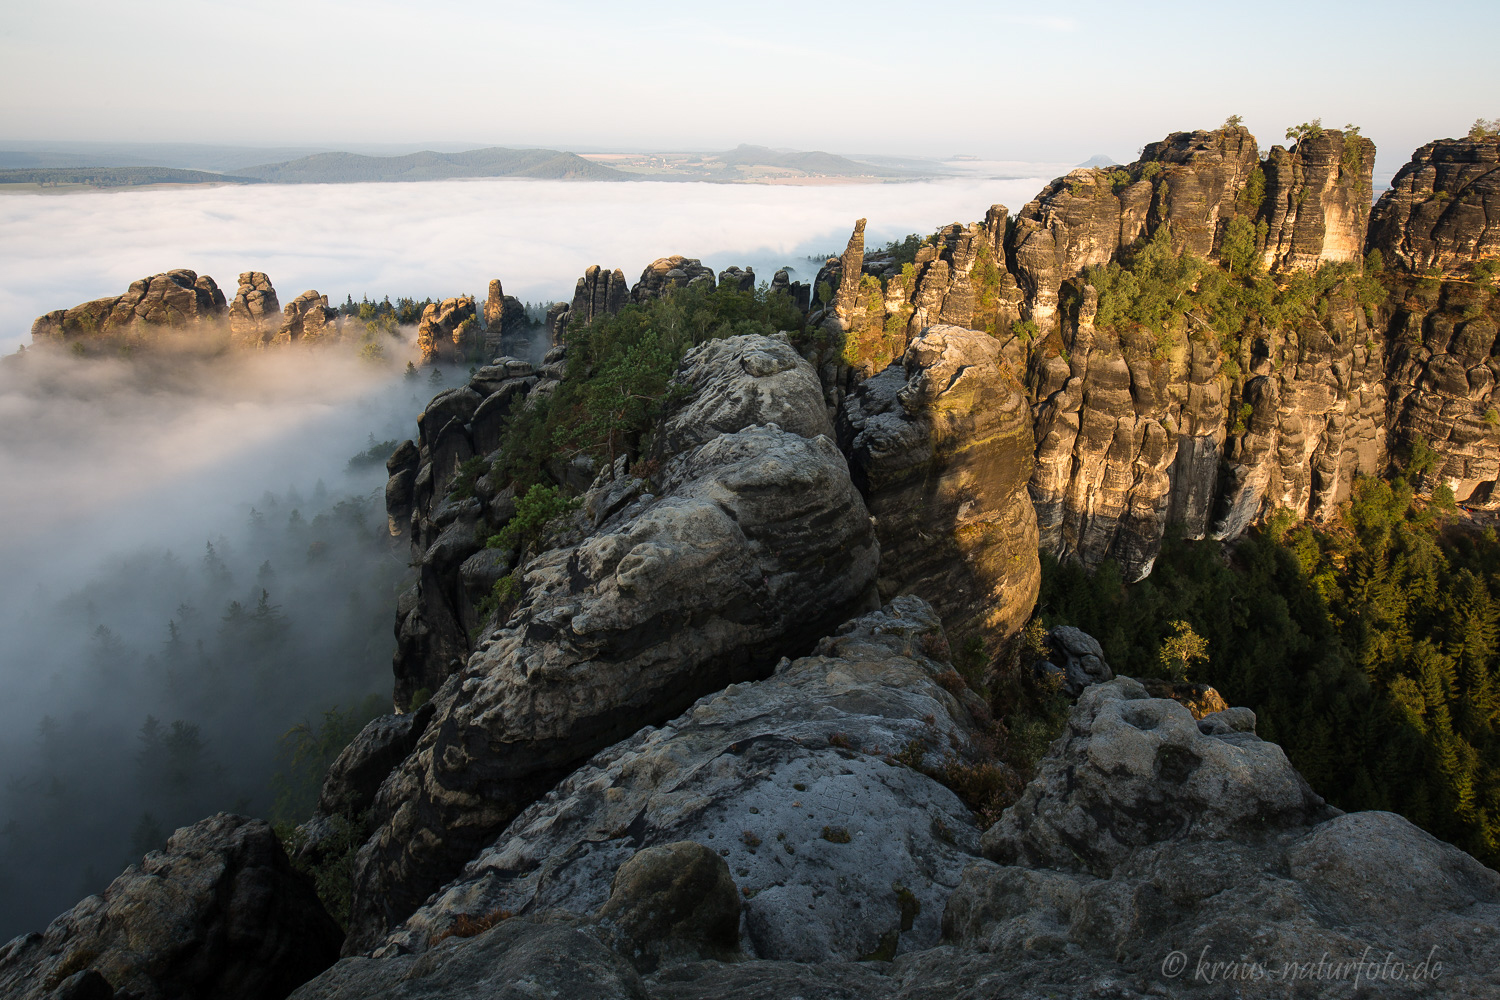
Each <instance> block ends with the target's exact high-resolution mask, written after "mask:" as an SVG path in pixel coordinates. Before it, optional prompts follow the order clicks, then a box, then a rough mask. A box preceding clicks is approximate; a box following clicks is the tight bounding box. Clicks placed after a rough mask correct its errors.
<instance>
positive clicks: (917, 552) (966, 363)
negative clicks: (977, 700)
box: [840, 326, 1041, 651]
mask: <svg viewBox="0 0 1500 1000" xmlns="http://www.w3.org/2000/svg"><path fill="white" fill-rule="evenodd" d="M840 435H841V438H842V439H843V440H844V441H845V446H846V448H847V450H848V452H849V455H850V463H851V466H852V467H853V471H854V476H855V479H856V481H857V482H858V483H859V485H860V488H861V489H862V490H863V492H864V494H865V502H866V503H867V504H868V506H869V508H870V512H871V514H872V515H873V516H874V517H875V523H876V528H875V530H876V534H877V535H878V537H879V539H880V550H881V564H880V590H881V594H882V596H885V597H892V596H895V595H896V594H915V595H917V596H919V597H922V598H924V599H925V600H927V601H930V602H931V603H932V604H933V606H934V607H935V608H936V609H937V610H938V612H939V614H941V615H942V617H943V621H944V622H945V624H946V625H947V626H948V629H949V631H950V632H951V633H952V634H953V635H955V636H957V637H959V638H960V641H962V640H963V639H964V638H967V637H968V636H979V637H982V639H983V640H984V641H985V642H986V644H987V646H988V647H990V649H991V651H994V650H995V649H998V648H999V646H1001V645H1002V644H1003V643H1004V642H1005V641H1006V640H1008V639H1009V638H1010V637H1011V636H1013V635H1015V634H1016V632H1017V631H1019V629H1020V627H1021V625H1022V624H1024V622H1025V621H1026V619H1027V618H1028V617H1030V615H1031V609H1032V607H1033V605H1035V603H1036V595H1037V590H1038V588H1039V586H1040V580H1041V570H1040V565H1039V563H1038V560H1037V556H1036V553H1037V529H1036V513H1035V510H1034V509H1033V506H1032V503H1031V498H1030V497H1029V495H1028V494H1027V491H1026V484H1027V481H1028V480H1029V479H1030V476H1031V470H1032V466H1033V457H1032V453H1033V449H1034V442H1033V439H1032V434H1031V411H1030V407H1029V405H1028V403H1027V398H1026V391H1025V387H1024V386H1022V384H1021V383H1020V381H1019V380H1018V379H1017V378H1016V377H1015V375H1014V374H1013V373H1012V372H1011V370H1010V368H1009V366H1008V365H1007V364H1006V363H1005V361H1004V358H1003V357H1002V354H1001V348H1000V342H999V341H998V340H996V339H995V338H994V337H991V336H990V335H989V334H986V333H981V332H978V331H975V330H965V329H961V328H959V327H956V326H932V327H928V328H927V329H926V330H925V331H923V333H922V334H921V336H919V337H917V338H916V339H915V340H913V341H912V342H911V344H910V345H909V346H908V347H907V348H906V350H905V353H904V355H903V356H902V360H901V362H900V363H899V364H894V365H891V366H890V367H889V368H887V369H886V370H885V371H884V372H882V373H881V374H879V375H877V376H876V377H874V378H871V379H869V380H867V381H865V382H863V383H862V384H860V385H859V387H858V388H857V389H856V390H855V391H854V392H853V393H852V394H851V395H849V396H848V397H847V398H846V399H845V401H844V407H843V410H842V412H841V414H840Z"/></svg>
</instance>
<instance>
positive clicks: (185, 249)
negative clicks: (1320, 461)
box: [0, 178, 1042, 353]
mask: <svg viewBox="0 0 1500 1000" xmlns="http://www.w3.org/2000/svg"><path fill="white" fill-rule="evenodd" d="M1041 185H1042V180H1041V179H1039V178H1030V179H1024V180H999V181H996V180H982V179H974V178H962V179H957V180H944V181H933V182H921V183H912V184H831V185H820V186H806V187H800V186H770V185H765V186H762V185H715V184H678V183H660V184H643V183H625V184H595V183H580V182H571V181H529V180H510V179H483V180H471V181H433V182H427V183H413V184H344V185H270V184H266V185H252V186H247V187H214V188H177V189H163V190H153V191H107V192H88V193H75V194H48V195H23V194H11V195H3V196H0V275H4V277H3V279H0V352H3V353H10V352H12V351H14V350H15V349H16V347H17V346H18V345H20V344H23V343H28V342H29V341H30V331H31V323H32V320H34V319H35V318H36V317H37V316H39V315H41V314H42V313H44V312H47V311H49V310H51V309H60V308H65V307H68V306H72V305H75V304H77V303H79V302H83V301H86V300H88V299H93V298H100V297H103V296H106V295H118V294H120V293H121V292H123V291H124V290H125V288H126V286H127V285H128V284H129V283H130V282H131V281H133V280H135V279H136V278H140V277H143V276H145V275H148V274H155V273H157V272H160V271H165V270H167V269H169V268H174V267H187V268H191V269H193V270H195V271H197V272H199V273H200V274H211V275H212V276H213V277H214V279H215V280H216V281H218V282H219V283H220V285H222V286H224V288H225V294H226V295H233V294H234V288H235V279H236V276H237V275H238V274H239V273H240V272H241V271H249V270H258V271H265V272H266V273H267V274H269V275H270V276H271V280H272V281H273V282H274V283H275V285H276V288H277V291H278V292H279V293H280V296H281V299H282V301H283V302H287V301H290V300H291V298H292V297H293V296H295V295H297V294H298V293H299V292H302V291H304V290H305V289H308V288H316V289H317V290H318V291H320V292H323V293H325V294H327V295H329V296H330V298H332V299H337V300H339V301H342V300H343V298H344V296H346V295H351V294H352V295H353V296H354V298H355V299H359V298H360V297H361V296H362V295H369V296H370V297H372V298H380V297H381V296H384V295H390V296H392V297H395V296H397V295H412V296H415V297H417V298H422V297H424V296H429V295H430V296H432V297H434V298H438V297H444V296H449V295H459V294H465V293H474V294H479V295H483V294H484V291H485V289H486V288H487V287H488V284H489V281H490V279H491V278H496V277H498V278H500V279H501V280H502V281H504V283H505V290H506V292H507V293H508V294H511V295H515V296H517V297H519V298H522V299H525V300H530V301H541V300H547V299H561V298H568V297H571V295H572V288H573V282H574V281H575V280H576V279H577V277H578V276H579V275H580V274H582V273H583V269H584V268H585V267H587V266H588V265H590V264H603V265H607V266H609V267H611V268H615V267H618V268H621V269H623V270H624V272H625V274H626V276H627V277H628V278H629V279H630V280H631V281H634V280H635V278H636V277H637V276H638V275H639V274H640V272H641V270H642V269H643V268H644V267H645V266H646V265H647V264H649V263H650V262H651V261H652V260H654V259H656V258H657V257H661V256H664V255H667V254H672V253H680V254H684V255H686V256H689V257H699V258H702V259H703V260H704V262H705V263H708V264H710V265H711V266H713V267H715V268H719V269H722V268H724V267H727V266H729V265H730V264H739V265H746V264H749V265H751V266H753V267H754V268H755V270H756V273H757V274H758V275H760V276H761V277H763V278H765V279H769V278H770V277H771V272H772V271H773V270H774V269H775V268H776V267H778V266H782V265H787V264H792V265H794V266H795V265H801V266H802V267H803V268H806V267H807V266H808V262H807V261H805V260H801V259H800V258H801V257H803V256H805V255H807V254H821V253H827V252H830V251H838V250H840V249H842V247H843V243H844V241H845V240H846V239H847V238H848V235H849V230H850V228H851V226H852V224H853V221H854V220H855V219H857V218H868V219H869V220H870V225H869V238H870V239H871V241H884V240H889V239H893V238H898V237H901V236H904V235H906V234H907V233H911V232H920V233H928V232H931V231H933V230H934V229H936V228H937V227H938V226H941V225H945V224H947V223H949V222H974V221H977V220H979V219H982V218H984V213H985V210H986V209H987V208H989V206H990V205H991V204H994V203H995V202H1001V203H1003V204H1005V205H1007V206H1009V207H1010V208H1011V210H1012V211H1014V210H1016V209H1018V208H1019V207H1020V206H1021V205H1023V204H1024V203H1025V202H1026V201H1027V200H1029V199H1030V198H1031V197H1033V196H1034V195H1035V194H1036V192H1037V190H1038V189H1039V188H1040V187H1041ZM812 267H813V268H816V264H813V265H812ZM808 276H809V277H810V275H808Z"/></svg>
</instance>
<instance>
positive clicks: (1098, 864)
mask: <svg viewBox="0 0 1500 1000" xmlns="http://www.w3.org/2000/svg"><path fill="white" fill-rule="evenodd" d="M1254 730H1255V717H1254V715H1253V713H1251V712H1249V710H1247V709H1243V708H1239V709H1228V710H1224V711H1219V712H1214V713H1211V714H1208V715H1205V716H1204V717H1203V718H1202V719H1197V720H1195V719H1194V718H1193V716H1192V715H1191V714H1190V713H1189V710H1188V709H1187V708H1186V707H1184V706H1182V705H1180V704H1178V703H1177V702H1175V701H1169V700H1165V699H1157V698H1149V697H1147V696H1146V692H1145V690H1144V688H1142V687H1141V686H1140V685H1139V684H1138V683H1137V682H1135V681H1133V680H1131V679H1129V678H1118V679H1116V680H1114V681H1111V682H1109V683H1107V684H1101V685H1096V686H1094V687H1090V688H1089V689H1088V690H1087V691H1086V692H1085V693H1084V695H1083V696H1082V698H1080V700H1079V703H1078V705H1077V706H1076V708H1075V709H1074V710H1073V713H1072V716H1071V717H1070V719H1069V722H1068V727H1067V729H1066V731H1065V732H1064V734H1063V737H1062V738H1061V739H1060V740H1059V741H1058V742H1057V743H1055V744H1054V745H1053V748H1052V750H1051V751H1049V753H1048V756H1047V758H1046V759H1044V761H1043V762H1042V765H1041V768H1040V771H1039V773H1038V775H1037V777H1036V778H1035V780H1034V781H1033V782H1032V784H1031V785H1030V786H1028V787H1027V789H1026V792H1025V793H1024V794H1023V795H1022V797H1021V799H1020V801H1018V802H1017V803H1016V804H1015V805H1014V806H1012V807H1011V808H1010V809H1009V810H1007V811H1006V813H1005V815H1004V816H1003V817H1002V819H1001V821H1000V822H999V823H998V824H996V826H995V827H993V828H992V829H990V830H989V831H988V832H986V834H985V836H984V848H985V852H986V854H988V855H990V856H991V857H993V858H995V859H997V860H998V861H999V862H1000V863H999V864H990V863H987V862H981V863H977V864H975V865H974V866H972V867H971V868H970V869H968V871H966V872H965V874H964V880H963V884H962V885H961V886H960V887H959V888H958V890H957V891H955V892H954V894H953V895H952V897H951V898H950V899H949V901H948V905H947V909H946V911H945V913H944V917H943V930H944V937H945V940H947V941H948V942H951V943H952V944H953V945H955V946H956V948H957V949H958V950H959V952H960V953H967V954H968V955H970V956H972V957H968V958H966V959H963V960H960V961H958V962H953V958H954V957H956V956H951V955H949V956H945V955H941V954H939V953H930V954H929V955H927V956H917V957H914V958H915V960H914V962H913V968H911V969H909V970H907V976H908V977H912V978H914V977H915V976H917V975H919V974H920V973H921V972H923V971H929V972H938V976H937V977H936V978H937V979H940V980H941V979H949V978H951V977H953V976H955V975H957V974H959V973H960V970H962V972H963V973H967V975H968V976H969V977H970V978H971V981H972V980H975V979H980V978H986V979H988V981H989V982H988V986H989V988H990V989H999V988H1000V987H1001V985H1002V984H1003V983H1005V982H1006V981H1015V980H1017V979H1023V977H1024V979H1023V981H1025V982H1028V983H1039V982H1048V981H1051V982H1057V981H1058V980H1048V978H1047V977H1048V976H1057V975H1059V974H1064V970H1062V969H1061V968H1060V967H1059V966H1058V965H1056V964H1055V963H1054V962H1053V961H1052V958H1053V956H1058V957H1061V956H1067V961H1068V963H1069V965H1070V970H1069V971H1068V973H1066V974H1067V975H1069V977H1070V978H1071V979H1072V981H1074V982H1075V983H1076V982H1079V981H1081V980H1082V981H1087V979H1089V978H1094V977H1098V976H1101V975H1108V974H1109V973H1110V972H1113V974H1114V975H1115V976H1116V977H1119V978H1122V979H1125V980H1127V981H1129V980H1136V981H1141V979H1144V982H1143V985H1145V983H1151V984H1153V985H1152V986H1151V988H1150V990H1149V992H1152V993H1157V994H1164V995H1178V993H1177V992H1176V991H1177V990H1182V991H1183V992H1184V994H1186V993H1192V994H1193V995H1196V993H1197V991H1206V992H1207V994H1208V995H1215V996H1217V995H1229V994H1230V992H1231V991H1237V990H1239V989H1240V988H1242V987H1243V985H1244V982H1243V981H1244V980H1245V979H1246V978H1249V977H1250V974H1253V978H1254V979H1255V980H1256V981H1257V982H1259V983H1261V984H1263V985H1266V986H1268V987H1274V989H1275V990H1276V995H1278V996H1283V995H1284V996H1294V997H1314V996H1327V995H1329V993H1328V991H1329V990H1330V988H1337V989H1345V988H1347V987H1349V986H1351V985H1352V984H1353V981H1354V980H1355V979H1356V976H1355V967H1356V963H1359V971H1360V978H1363V979H1364V980H1365V981H1366V982H1367V983H1378V984H1379V990H1378V991H1377V992H1379V993H1380V995H1396V996H1413V995H1424V996H1425V995H1431V994H1430V993H1429V991H1430V990H1432V989H1434V988H1435V985H1434V984H1435V983H1440V984H1441V988H1442V991H1443V993H1444V995H1453V996H1476V997H1477V996H1481V995H1484V994H1485V993H1486V992H1488V991H1489V990H1490V989H1493V987H1494V985H1495V984H1496V982H1497V977H1496V974H1495V972H1494V970H1495V968H1496V958H1497V957H1500V931H1497V929H1496V926H1497V925H1496V921H1495V917H1496V916H1497V915H1500V875H1496V873H1494V872H1492V871H1490V870H1489V869H1487V868H1485V867H1484V866H1483V865H1480V864H1479V863H1478V862H1476V861H1475V860H1474V859H1473V858H1471V857H1469V856H1468V855H1466V854H1464V853H1463V852H1461V851H1459V850H1458V849H1456V848H1454V847H1452V846H1449V845H1447V844H1443V843H1441V842H1439V841H1438V840H1436V839H1435V838H1433V837H1431V836H1429V835H1428V834H1426V833H1423V832H1422V831H1421V830H1419V829H1417V828H1416V827H1415V826H1413V825H1412V824H1411V823H1409V822H1407V821H1406V820H1404V819H1402V818H1401V817H1399V816H1396V815H1394V814H1391V813H1383V812H1365V813H1351V814H1342V813H1340V812H1339V811H1338V810H1336V809H1332V808H1330V807H1328V806H1327V805H1325V804H1324V803H1323V801H1322V799H1320V798H1318V797H1317V796H1316V795H1315V794H1313V793H1312V791H1311V790H1310V789H1309V788H1308V787H1307V785H1306V783H1305V782H1304V781H1303V780H1302V778H1301V776H1300V775H1298V774H1297V772H1296V771H1295V770H1293V769H1292V767H1291V765H1290V764H1289V763H1288V762H1287V760H1286V758H1285V756H1284V755H1283V754H1282V752H1281V750H1280V748H1279V747H1277V746H1275V745H1274V744H1270V743H1266V742H1264V741H1262V740H1260V739H1259V738H1258V737H1257V736H1256V735H1255V731H1254ZM1372 956H1373V957H1374V961H1371V957H1372ZM1394 962H1399V963H1400V966H1401V971H1400V972H1399V973H1397V974H1392V969H1393V967H1394V966H1393V963H1394ZM1216 963H1217V964H1216ZM1424 963H1425V964H1424ZM1382 968H1384V970H1385V971H1384V973H1381V972H1380V971H1379V970H1381V969H1382ZM1339 969H1342V971H1336V970H1339ZM940 970H941V971H940ZM1023 970H1024V971H1023ZM1257 970H1258V971H1257ZM1313 970H1321V971H1313ZM1085 971H1086V978H1085V976H1081V975H1080V973H1085ZM1486 984H1488V985H1486ZM934 985H936V984H934Z"/></svg>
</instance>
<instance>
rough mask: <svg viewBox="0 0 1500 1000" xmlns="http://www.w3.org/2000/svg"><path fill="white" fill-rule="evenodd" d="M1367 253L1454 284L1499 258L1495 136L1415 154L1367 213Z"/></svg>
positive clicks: (1434, 145) (1499, 155)
mask: <svg viewBox="0 0 1500 1000" xmlns="http://www.w3.org/2000/svg"><path fill="white" fill-rule="evenodd" d="M1370 249H1372V250H1379V251H1380V252H1381V255H1382V256H1383V257H1384V258H1385V262H1386V264H1387V265H1393V266H1396V267H1399V268H1403V269H1405V270H1407V271H1410V272H1412V273H1416V274H1422V273H1426V272H1427V271H1428V270H1429V269H1430V268H1437V269H1438V270H1439V271H1440V272H1441V273H1442V274H1444V275H1446V276H1448V277H1452V278H1466V277H1468V276H1469V271H1470V268H1471V267H1472V266H1473V265H1474V263H1475V262H1476V261H1479V260H1484V259H1487V258H1488V259H1493V258H1495V257H1500V137H1497V136H1490V137H1488V138H1484V139H1440V140H1438V141H1437V142H1429V143H1428V144H1427V145H1425V146H1423V147H1422V148H1421V149H1419V150H1417V151H1416V152H1415V153H1413V154H1412V158H1411V162H1409V163H1407V164H1406V166H1404V167H1402V168H1401V169H1400V171H1398V172H1397V174H1396V176H1395V178H1394V179H1393V180H1392V181H1391V187H1390V190H1389V191H1387V192H1385V193H1384V194H1382V195H1381V196H1380V201H1379V202H1377V203H1376V205H1375V209H1374V211H1373V212H1372V213H1371V217H1370Z"/></svg>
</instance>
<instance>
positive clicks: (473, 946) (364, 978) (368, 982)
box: [292, 916, 647, 1000]
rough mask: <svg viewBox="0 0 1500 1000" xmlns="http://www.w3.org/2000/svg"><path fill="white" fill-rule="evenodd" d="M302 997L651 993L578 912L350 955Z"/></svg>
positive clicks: (409, 999)
mask: <svg viewBox="0 0 1500 1000" xmlns="http://www.w3.org/2000/svg"><path fill="white" fill-rule="evenodd" d="M292 996H293V997H294V998H295V1000H377V998H389V997H400V998H402V1000H533V998H536V997H558V998H567V1000H647V993H646V989H645V986H644V985H643V984H642V982H641V979H640V977H639V976H638V975H637V974H636V971H635V969H633V968H631V966H630V963H628V962H626V961H625V960H624V959H623V958H621V957H620V956H619V955H617V954H616V953H615V952H613V951H611V950H610V949H609V948H608V947H606V946H605V945H604V944H603V943H602V942H601V941H600V939H599V937H598V935H597V934H595V933H594V931H593V929H592V928H591V927H589V926H588V925H587V924H585V923H584V922H583V921H580V920H578V919H576V918H574V919H571V920H570V919H568V918H567V917H559V916H552V917H550V918H541V919H522V918H517V919H514V920H504V921H500V922H498V923H496V924H495V925H493V926H490V927H487V928H485V929H483V930H481V931H479V932H478V933H470V934H468V935H458V934H455V935H453V936H450V937H448V938H447V939H446V940H444V941H443V943H442V944H441V946H439V947H438V948H435V949H433V951H432V952H430V953H429V954H426V955H423V956H421V957H420V958H418V957H415V956H412V955H403V956H399V957H397V958H393V959H387V960H380V959H371V958H346V959H344V960H343V961H342V962H340V963H339V964H338V965H336V966H334V967H333V968H332V969H329V970H328V972H326V973H325V974H323V975H322V976H319V977H318V978H317V979H315V980H313V981H312V982H310V983H308V984H307V985H305V986H303V987H302V988H301V989H300V990H298V991H297V992H296V993H294V994H292Z"/></svg>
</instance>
